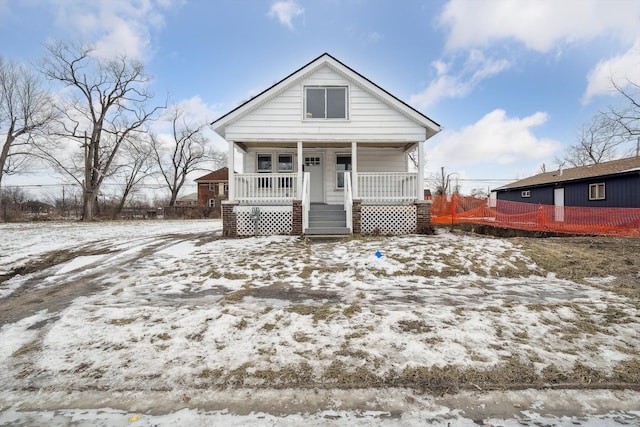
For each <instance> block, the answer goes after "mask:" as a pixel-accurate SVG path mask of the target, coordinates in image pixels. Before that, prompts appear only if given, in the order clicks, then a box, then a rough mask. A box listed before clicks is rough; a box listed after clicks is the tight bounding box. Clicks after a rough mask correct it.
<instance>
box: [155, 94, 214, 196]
mask: <svg viewBox="0 0 640 427" xmlns="http://www.w3.org/2000/svg"><path fill="white" fill-rule="evenodd" d="M169 114H170V115H169V120H170V121H171V130H172V134H171V138H170V140H169V141H163V140H162V139H161V138H160V137H159V136H157V135H153V136H152V141H153V143H152V146H153V156H154V159H155V161H156V163H157V165H158V168H159V169H160V173H161V175H162V178H163V180H164V181H165V183H166V184H167V186H168V188H169V192H170V193H171V197H170V199H169V206H175V204H176V199H177V197H178V193H180V190H181V189H182V186H183V185H184V183H185V181H186V179H187V175H189V174H190V173H191V172H194V171H197V170H203V169H204V165H205V164H207V163H212V162H213V163H215V164H216V165H220V164H224V163H226V156H225V154H223V153H220V152H216V151H215V150H212V149H208V148H207V144H208V143H209V140H208V139H207V138H206V137H205V136H204V135H203V130H204V129H205V126H206V123H203V124H200V125H191V124H189V123H187V120H186V117H185V113H184V111H182V110H181V109H180V108H179V107H177V106H174V107H173V108H172V109H171V111H170V113H169Z"/></svg>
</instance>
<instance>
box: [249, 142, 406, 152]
mask: <svg viewBox="0 0 640 427" xmlns="http://www.w3.org/2000/svg"><path fill="white" fill-rule="evenodd" d="M237 143H238V144H242V145H243V146H244V147H247V148H265V147H273V148H296V147H297V142H271V141H243V142H240V141H238V142H237ZM416 144H417V143H416V142H409V143H407V142H358V147H392V148H402V149H404V150H410V149H413V148H414V147H415V146H416ZM302 148H304V149H309V148H351V142H319V141H302Z"/></svg>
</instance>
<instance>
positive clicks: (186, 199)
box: [176, 193, 198, 206]
mask: <svg viewBox="0 0 640 427" xmlns="http://www.w3.org/2000/svg"><path fill="white" fill-rule="evenodd" d="M176 206H198V193H190V194H187V195H184V196H182V197H178V198H177V199H176Z"/></svg>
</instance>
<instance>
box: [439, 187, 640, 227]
mask: <svg viewBox="0 0 640 427" xmlns="http://www.w3.org/2000/svg"><path fill="white" fill-rule="evenodd" d="M431 222H432V223H434V224H444V225H453V224H460V223H474V224H485V225H491V226H494V227H504V228H515V229H519V230H530V231H545V232H552V233H568V234H590V235H603V236H634V237H639V236H640V208H589V207H577V206H553V205H540V204H535V203H521V202H509V201H506V200H495V199H478V198H475V197H465V196H460V195H458V194H454V195H452V196H434V197H433V204H432V205H431Z"/></svg>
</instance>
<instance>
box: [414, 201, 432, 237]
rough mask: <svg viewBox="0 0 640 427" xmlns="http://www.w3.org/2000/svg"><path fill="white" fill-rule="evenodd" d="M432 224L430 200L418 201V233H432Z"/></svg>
mask: <svg viewBox="0 0 640 427" xmlns="http://www.w3.org/2000/svg"><path fill="white" fill-rule="evenodd" d="M432 230H433V227H432V226H431V202H430V201H428V200H425V201H422V200H419V201H416V233H418V234H432Z"/></svg>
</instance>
